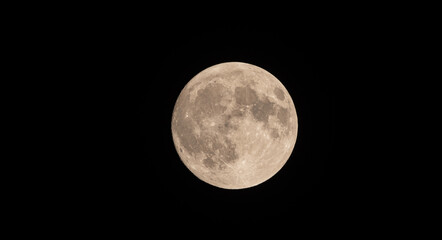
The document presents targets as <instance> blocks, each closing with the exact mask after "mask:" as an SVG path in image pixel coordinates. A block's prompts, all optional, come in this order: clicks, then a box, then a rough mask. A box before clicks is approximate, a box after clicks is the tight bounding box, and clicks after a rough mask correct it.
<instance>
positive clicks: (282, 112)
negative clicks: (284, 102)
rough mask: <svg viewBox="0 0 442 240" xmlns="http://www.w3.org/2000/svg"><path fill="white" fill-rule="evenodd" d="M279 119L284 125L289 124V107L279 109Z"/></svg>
mask: <svg viewBox="0 0 442 240" xmlns="http://www.w3.org/2000/svg"><path fill="white" fill-rule="evenodd" d="M277 117H278V119H279V121H280V122H281V123H282V124H283V125H284V126H287V124H288V122H289V112H288V110H287V108H280V109H279V110H278V115H277Z"/></svg>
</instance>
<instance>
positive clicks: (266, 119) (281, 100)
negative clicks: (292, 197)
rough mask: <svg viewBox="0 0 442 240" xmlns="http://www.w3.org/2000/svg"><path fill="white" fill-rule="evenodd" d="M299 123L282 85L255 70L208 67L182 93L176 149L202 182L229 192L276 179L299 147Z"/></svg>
mask: <svg viewBox="0 0 442 240" xmlns="http://www.w3.org/2000/svg"><path fill="white" fill-rule="evenodd" d="M297 133H298V117H297V114H296V110H295V105H294V103H293V100H292V98H291V97H290V94H289V93H288V91H287V89H286V88H285V87H284V86H283V85H282V83H281V82H280V81H279V80H278V79H277V78H276V77H274V76H273V75H272V74H270V73H269V72H267V71H266V70H264V69H262V68H260V67H257V66H255V65H251V64H247V63H240V62H228V63H221V64H217V65H214V66H212V67H209V68H207V69H205V70H203V71H202V72H200V73H198V74H197V75H196V76H195V77H193V78H192V79H191V80H190V81H189V82H188V83H187V85H186V86H185V87H184V89H183V90H182V91H181V93H180V95H179V97H178V100H177V101H176V104H175V108H174V111H173V116H172V136H173V141H174V144H175V148H176V150H177V152H178V154H179V156H180V158H181V160H182V161H183V163H184V164H185V165H186V167H187V168H188V169H189V170H190V171H191V172H192V173H193V174H194V175H195V176H196V177H198V178H199V179H201V180H202V181H204V182H206V183H209V184H211V185H213V186H216V187H220V188H225V189H242V188H249V187H252V186H256V185H258V184H260V183H263V182H265V181H266V180H268V179H269V178H271V177H272V176H274V175H275V174H276V173H277V172H278V171H279V170H280V169H281V168H282V167H283V166H284V164H285V163H286V162H287V160H288V158H289V157H290V155H291V153H292V151H293V148H294V146H295V142H296V137H297Z"/></svg>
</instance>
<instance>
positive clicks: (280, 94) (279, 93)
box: [273, 87, 285, 101]
mask: <svg viewBox="0 0 442 240" xmlns="http://www.w3.org/2000/svg"><path fill="white" fill-rule="evenodd" d="M273 93H274V94H275V95H276V97H277V98H278V99H279V100H281V101H282V100H284V98H285V96H284V91H282V90H281V89H280V88H277V87H276V88H275V89H274V90H273Z"/></svg>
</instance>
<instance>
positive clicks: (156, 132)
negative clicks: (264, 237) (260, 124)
mask: <svg viewBox="0 0 442 240" xmlns="http://www.w3.org/2000/svg"><path fill="white" fill-rule="evenodd" d="M317 37H319V36H315V37H313V36H310V37H309V36H308V35H307V37H306V35H305V34H303V33H301V32H300V31H299V29H297V28H296V26H293V28H287V29H281V30H274V29H273V30H271V29H270V30H269V29H248V28H247V26H245V27H237V26H233V27H225V26H223V27H214V28H209V29H194V31H193V32H192V31H191V32H189V31H184V32H180V31H178V32H173V33H171V34H167V35H166V38H167V39H164V37H163V38H160V39H159V44H158V45H157V46H156V47H158V48H159V49H156V50H155V51H156V53H157V57H158V59H156V58H155V59H153V60H154V62H156V61H158V62H157V64H158V65H155V68H156V69H155V71H154V72H155V74H154V75H153V76H154V77H152V76H151V77H152V78H151V77H148V78H149V81H148V80H145V79H140V81H141V82H140V83H139V84H140V85H139V86H138V87H139V88H140V89H144V90H145V91H146V92H144V93H143V92H142V93H140V94H141V95H140V96H141V99H142V100H143V101H142V102H141V103H140V114H141V122H140V133H141V141H142V144H141V147H142V154H141V156H140V161H146V162H147V163H146V169H143V170H141V169H139V171H142V173H140V174H143V175H145V174H148V175H149V177H147V178H146V179H145V178H144V177H143V178H142V179H140V180H144V181H142V182H144V183H145V184H146V185H145V186H143V184H141V187H142V188H144V187H145V188H146V193H145V194H148V195H149V200H152V201H153V202H152V205H151V206H152V209H151V210H152V213H151V214H152V216H155V217H156V218H159V219H161V221H164V222H165V223H174V224H176V225H178V226H179V225H182V224H184V225H185V226H187V224H189V226H193V225H194V224H195V223H199V224H204V225H206V224H207V226H210V225H211V224H214V226H216V225H218V224H221V225H224V224H226V225H227V226H232V227H233V226H236V227H241V226H254V225H257V224H258V226H259V224H262V225H264V226H265V225H267V226H269V225H273V224H275V221H276V222H281V223H282V222H285V221H287V220H288V221H289V222H290V220H289V219H292V220H293V221H296V219H297V220H302V219H303V221H308V219H310V218H313V219H314V218H318V217H319V216H321V215H322V216H326V215H327V214H331V213H334V214H337V213H338V212H339V211H336V208H341V207H342V206H343V204H345V202H346V201H348V199H345V198H346V197H347V194H346V193H345V192H342V191H341V190H342V188H340V186H337V185H338V184H339V183H338V182H337V180H338V178H339V174H340V172H341V171H339V172H336V165H337V164H338V163H336V160H337V157H338V156H336V155H334V154H333V144H334V139H333V134H334V131H335V125H334V121H335V119H334V114H335V112H334V104H335V102H334V101H335V99H334V97H335V96H334V94H336V93H335V92H333V86H334V85H335V84H336V81H338V80H339V79H337V77H336V76H333V77H331V76H330V75H328V73H329V72H328V71H329V70H330V69H329V67H330V66H327V64H332V63H331V62H329V61H333V59H332V58H333V57H331V56H328V54H330V52H329V51H328V50H329V49H328V47H330V46H324V45H322V44H321V42H320V41H319V40H318V39H317ZM161 41H164V42H161ZM334 60H336V59H334ZM229 61H240V62H247V63H251V64H254V65H257V66H260V67H262V68H264V69H266V70H268V71H269V72H271V73H272V74H274V75H275V76H276V77H277V78H278V79H279V80H280V81H281V82H282V83H283V84H284V85H285V86H286V88H287V89H288V91H289V92H290V94H291V95H292V98H293V101H294V102H295V106H296V109H297V113H298V117H299V134H298V139H297V142H296V146H295V149H294V152H293V154H292V156H291V158H290V159H289V161H288V162H287V164H286V165H285V166H284V168H283V169H282V170H281V171H280V172H279V173H278V174H277V175H275V176H274V177H273V178H271V179H270V180H268V181H266V182H265V183H263V184H261V185H258V186H256V187H253V188H250V189H244V190H224V189H219V188H217V187H213V186H211V185H208V184H206V183H204V182H202V181H200V180H199V179H198V178H196V177H195V176H194V175H193V174H192V173H191V172H190V171H189V170H187V168H186V167H185V166H184V164H182V162H181V161H180V159H179V157H178V154H177V152H176V150H175V148H174V145H173V141H172V136H171V130H170V127H171V125H170V122H171V116H172V111H173V106H174V104H175V101H176V99H177V96H178V95H179V93H180V91H181V90H182V88H183V87H184V85H185V84H186V83H187V82H188V81H189V80H190V79H191V78H192V77H193V76H194V75H196V74H197V73H198V72H199V71H202V70H203V69H205V68H207V67H209V66H212V65H214V64H217V63H221V62H229ZM335 64H336V63H333V65H335ZM155 93H157V94H155ZM149 94H153V95H154V96H156V97H155V98H150V96H148V95H149ZM152 104H155V105H157V106H154V107H153V108H152V107H151V105H152ZM153 109H155V111H153ZM152 121H153V122H154V123H155V124H153V125H152V124H151V122H152ZM142 166H144V164H142ZM148 169H149V170H148ZM345 191H347V190H345ZM142 196H146V197H147V195H142ZM341 214H342V212H341Z"/></svg>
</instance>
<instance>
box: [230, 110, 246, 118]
mask: <svg viewBox="0 0 442 240" xmlns="http://www.w3.org/2000/svg"><path fill="white" fill-rule="evenodd" d="M231 116H232V117H238V118H241V117H243V116H244V113H243V112H242V111H241V110H239V109H235V110H233V111H232V113H231Z"/></svg>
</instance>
